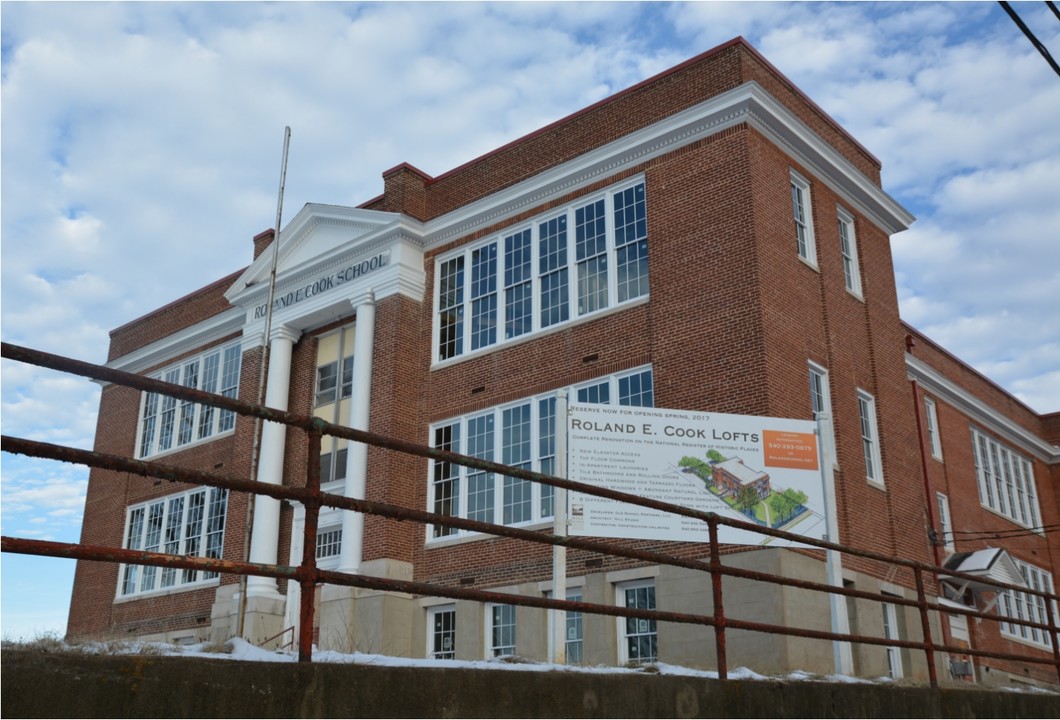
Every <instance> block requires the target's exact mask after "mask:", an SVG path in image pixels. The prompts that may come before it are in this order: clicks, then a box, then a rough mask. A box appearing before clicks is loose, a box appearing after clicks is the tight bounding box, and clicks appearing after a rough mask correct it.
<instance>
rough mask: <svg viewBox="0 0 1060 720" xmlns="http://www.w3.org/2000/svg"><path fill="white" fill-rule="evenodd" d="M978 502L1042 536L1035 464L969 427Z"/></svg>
mask: <svg viewBox="0 0 1060 720" xmlns="http://www.w3.org/2000/svg"><path fill="white" fill-rule="evenodd" d="M971 432H972V456H973V457H974V458H975V475H976V478H977V480H978V485H979V503H980V504H981V505H982V506H983V507H985V508H987V509H989V510H991V511H992V512H995V513H997V514H999V515H1001V516H1002V517H1006V518H1008V519H1009V520H1011V521H1012V522H1014V523H1016V524H1017V525H1022V526H1023V527H1025V528H1030V529H1031V530H1033V531H1035V532H1037V533H1041V532H1042V528H1041V527H1040V525H1041V517H1042V516H1041V510H1040V508H1039V507H1038V492H1037V488H1036V486H1035V481H1034V465H1033V464H1032V463H1031V461H1030V460H1028V459H1027V458H1025V457H1023V456H1022V455H1020V454H1019V453H1017V452H1015V451H1014V450H1012V449H1010V448H1009V447H1008V446H1006V445H1003V444H1001V443H1000V442H998V441H997V440H995V439H994V438H993V437H991V436H989V435H987V434H986V433H984V432H982V431H980V430H978V429H977V428H974V427H973V428H971Z"/></svg>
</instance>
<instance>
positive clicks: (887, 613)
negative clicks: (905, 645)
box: [883, 603, 904, 680]
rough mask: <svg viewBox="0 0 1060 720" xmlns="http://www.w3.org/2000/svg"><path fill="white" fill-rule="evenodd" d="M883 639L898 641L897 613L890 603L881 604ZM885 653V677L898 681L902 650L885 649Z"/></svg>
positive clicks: (900, 672)
mask: <svg viewBox="0 0 1060 720" xmlns="http://www.w3.org/2000/svg"><path fill="white" fill-rule="evenodd" d="M883 637H884V638H885V639H887V640H898V639H900V633H899V632H898V613H897V612H895V606H894V605H892V604H891V603H883ZM886 651H887V677H890V678H893V679H895V680H898V679H899V678H901V677H902V675H903V674H904V673H903V672H902V649H901V648H898V647H891V646H887V647H886Z"/></svg>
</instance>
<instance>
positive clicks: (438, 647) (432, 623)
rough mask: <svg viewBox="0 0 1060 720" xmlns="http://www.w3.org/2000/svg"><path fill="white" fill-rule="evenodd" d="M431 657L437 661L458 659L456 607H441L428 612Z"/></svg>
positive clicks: (429, 652)
mask: <svg viewBox="0 0 1060 720" xmlns="http://www.w3.org/2000/svg"><path fill="white" fill-rule="evenodd" d="M427 627H428V633H429V638H428V648H427V652H428V654H429V656H430V657H431V658H433V659H435V660H453V659H454V658H456V606H455V605H440V606H438V607H432V608H430V609H428V610H427Z"/></svg>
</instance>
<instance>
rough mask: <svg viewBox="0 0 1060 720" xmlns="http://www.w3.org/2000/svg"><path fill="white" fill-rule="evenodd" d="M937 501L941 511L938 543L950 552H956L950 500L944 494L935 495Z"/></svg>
mask: <svg viewBox="0 0 1060 720" xmlns="http://www.w3.org/2000/svg"><path fill="white" fill-rule="evenodd" d="M935 499H936V500H937V505H938V509H939V538H938V541H939V542H940V543H942V546H943V547H944V548H946V549H947V550H949V551H950V552H956V546H955V545H954V544H953V522H952V521H951V520H950V499H949V498H948V497H946V496H945V495H943V494H942V493H935Z"/></svg>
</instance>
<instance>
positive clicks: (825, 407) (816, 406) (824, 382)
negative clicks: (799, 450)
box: [807, 360, 836, 462]
mask: <svg viewBox="0 0 1060 720" xmlns="http://www.w3.org/2000/svg"><path fill="white" fill-rule="evenodd" d="M807 364H808V366H809V380H810V412H811V413H812V415H813V419H814V420H816V419H817V413H818V412H826V413H828V414H829V416H830V417H831V421H830V422H829V423H828V428H829V430H830V432H829V437H828V439H829V441H830V447H831V448H832V453H833V455H834V454H835V453H836V445H835V413H833V412H832V389H831V387H830V383H829V381H828V370H827V368H825V367H824V366H822V365H818V364H817V363H815V362H814V361H813V360H809V361H808V363H807ZM833 462H835V457H833Z"/></svg>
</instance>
